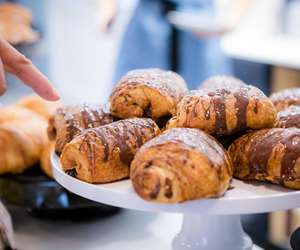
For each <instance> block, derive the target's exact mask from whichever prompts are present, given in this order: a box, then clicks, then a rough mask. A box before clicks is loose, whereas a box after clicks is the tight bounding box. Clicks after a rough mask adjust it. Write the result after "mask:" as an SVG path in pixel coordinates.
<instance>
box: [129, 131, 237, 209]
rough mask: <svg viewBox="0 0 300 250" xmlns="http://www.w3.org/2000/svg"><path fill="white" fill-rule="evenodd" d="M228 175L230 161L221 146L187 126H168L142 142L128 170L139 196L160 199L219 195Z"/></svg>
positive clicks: (227, 185)
mask: <svg viewBox="0 0 300 250" xmlns="http://www.w3.org/2000/svg"><path fill="white" fill-rule="evenodd" d="M231 177H232V165H231V161H230V158H229V156H228V154H227V152H226V151H225V150H224V149H223V147H222V146H221V145H220V144H219V143H218V142H217V141H216V140H215V139H214V138H213V137H211V136H209V135H207V134H206V133H204V132H202V131H201V130H198V129H190V128H174V129H170V130H167V131H165V132H164V133H163V134H162V135H160V136H158V137H156V138H154V139H152V140H150V141H149V142H147V143H146V144H144V145H143V146H142V147H141V148H140V149H139V150H138V152H137V154H136V155H135V157H134V160H133V162H132V163H131V174H130V178H131V180H132V183H133V187H134V189H135V191H136V192H137V193H138V195H139V196H141V197H142V198H143V199H146V200H149V201H154V202H161V203H178V202H183V201H187V200H194V199H201V198H209V197H219V196H222V195H223V194H224V193H225V191H226V190H227V188H228V187H229V184H230V180H231Z"/></svg>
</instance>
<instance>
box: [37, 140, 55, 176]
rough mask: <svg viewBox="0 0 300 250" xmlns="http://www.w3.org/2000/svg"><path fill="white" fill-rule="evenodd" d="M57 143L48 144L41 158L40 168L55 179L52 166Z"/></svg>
mask: <svg viewBox="0 0 300 250" xmlns="http://www.w3.org/2000/svg"><path fill="white" fill-rule="evenodd" d="M54 148H55V143H54V142H53V141H50V142H48V143H47V144H46V145H45V146H44V147H43V150H42V153H41V158H40V166H41V169H42V171H43V172H44V173H45V174H46V175H48V176H49V177H50V178H53V174H52V165H51V154H52V153H53V152H54Z"/></svg>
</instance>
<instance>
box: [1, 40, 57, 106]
mask: <svg viewBox="0 0 300 250" xmlns="http://www.w3.org/2000/svg"><path fill="white" fill-rule="evenodd" d="M5 72H8V73H11V74H13V75H15V76H16V77H18V78H19V79H20V80H21V81H22V82H23V83H24V84H25V85H27V86H29V87H30V88H32V89H33V91H35V92H36V93H37V94H38V95H39V96H41V97H42V98H44V99H46V100H49V101H56V100H58V99H59V95H58V94H57V92H56V91H55V89H54V88H53V87H52V86H51V84H50V82H49V80H48V79H47V77H46V76H44V75H43V74H42V73H41V72H40V71H39V70H38V69H37V68H36V67H35V66H34V65H33V64H32V62H31V61H30V60H29V59H27V58H26V57H25V56H24V55H23V54H21V53H20V52H18V51H17V50H16V49H15V48H14V47H12V46H11V45H10V44H9V43H8V42H7V41H5V40H4V39H3V38H1V37H0V96H1V95H2V94H4V93H5V91H6V88H7V86H6V80H5Z"/></svg>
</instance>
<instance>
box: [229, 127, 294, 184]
mask: <svg viewBox="0 0 300 250" xmlns="http://www.w3.org/2000/svg"><path fill="white" fill-rule="evenodd" d="M229 154H230V156H231V159H232V161H233V175H234V177H236V178H239V179H242V180H261V181H269V182H272V183H276V184H280V185H283V186H285V187H288V188H293V189H300V129H298V128H286V129H283V128H273V129H263V130H259V131H255V132H252V133H249V134H246V135H244V136H242V137H240V138H239V139H237V140H236V141H235V142H234V143H233V144H232V145H231V146H230V147H229Z"/></svg>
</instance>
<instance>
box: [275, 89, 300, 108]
mask: <svg viewBox="0 0 300 250" xmlns="http://www.w3.org/2000/svg"><path fill="white" fill-rule="evenodd" d="M270 99H271V101H272V102H273V103H274V105H275V107H276V109H277V111H281V110H283V109H285V108H287V107H289V106H291V105H300V88H290V89H284V90H281V91H279V92H276V93H274V94H272V95H271V96H270Z"/></svg>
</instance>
